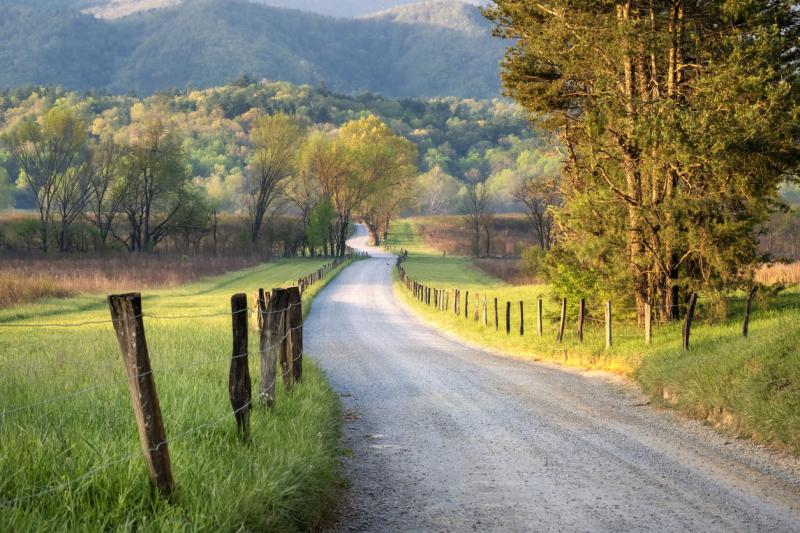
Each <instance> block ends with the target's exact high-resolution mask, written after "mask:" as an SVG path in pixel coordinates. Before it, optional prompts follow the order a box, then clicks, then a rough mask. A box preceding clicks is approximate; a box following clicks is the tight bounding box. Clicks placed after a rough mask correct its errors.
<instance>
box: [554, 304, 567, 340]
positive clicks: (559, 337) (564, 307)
mask: <svg viewBox="0 0 800 533" xmlns="http://www.w3.org/2000/svg"><path fill="white" fill-rule="evenodd" d="M566 324H567V299H566V298H562V299H561V324H560V325H559V326H558V335H557V336H556V340H557V341H558V342H561V341H563V340H564V327H565V326H566Z"/></svg>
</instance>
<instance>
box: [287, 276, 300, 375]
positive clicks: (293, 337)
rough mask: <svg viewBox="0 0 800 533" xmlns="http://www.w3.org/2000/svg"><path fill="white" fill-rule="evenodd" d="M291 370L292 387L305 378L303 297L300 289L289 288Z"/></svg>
mask: <svg viewBox="0 0 800 533" xmlns="http://www.w3.org/2000/svg"><path fill="white" fill-rule="evenodd" d="M288 319H289V320H288V330H289V361H288V363H289V368H290V375H291V380H290V385H294V384H295V383H299V382H300V381H301V380H302V378H303V297H302V295H301V294H300V290H299V288H298V287H290V288H289V314H288Z"/></svg>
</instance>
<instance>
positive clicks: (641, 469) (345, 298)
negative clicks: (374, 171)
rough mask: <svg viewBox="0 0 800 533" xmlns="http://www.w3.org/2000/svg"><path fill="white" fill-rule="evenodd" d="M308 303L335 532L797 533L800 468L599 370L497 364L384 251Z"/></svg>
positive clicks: (360, 236)
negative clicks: (664, 406)
mask: <svg viewBox="0 0 800 533" xmlns="http://www.w3.org/2000/svg"><path fill="white" fill-rule="evenodd" d="M365 233H366V232H365V230H364V229H363V228H362V227H359V230H358V232H357V234H356V236H355V237H354V238H353V240H352V241H351V245H352V246H353V247H355V248H357V249H361V250H368V251H370V253H372V254H373V257H374V258H373V259H370V260H365V261H360V262H357V263H355V264H354V265H352V266H350V267H349V268H347V269H346V270H345V271H344V272H342V273H341V274H340V275H339V276H338V278H337V279H336V280H334V281H333V282H332V283H331V284H330V285H329V286H328V287H327V288H326V289H325V290H324V291H323V292H322V293H321V294H319V295H318V296H317V298H316V299H315V301H314V308H313V311H312V313H311V315H310V317H309V320H308V321H307V323H306V328H305V331H306V340H305V345H306V350H307V351H308V353H310V354H312V355H313V356H314V357H316V358H317V359H318V361H319V362H320V364H321V365H322V367H323V368H324V369H325V371H326V372H327V375H328V377H329V379H330V381H331V383H332V385H333V387H334V388H335V389H336V390H337V391H338V392H339V394H340V395H341V396H342V400H343V405H344V408H345V422H344V437H343V438H344V446H345V447H346V448H348V449H349V450H350V453H349V454H348V456H347V457H346V458H345V459H344V475H345V477H346V479H347V482H348V489H347V490H346V491H345V492H346V494H345V497H344V502H343V504H342V508H341V511H340V515H339V517H338V521H337V523H336V524H335V525H334V526H333V529H335V530H340V531H384V532H385V531H463V530H481V531H483V530H496V531H654V530H655V531H687V530H688V531H794V532H797V531H800V481H798V480H799V479H800V478H799V477H798V474H800V464H799V463H798V461H797V459H796V458H794V457H791V456H783V455H779V454H776V453H774V452H771V451H767V450H764V449H761V448H759V447H756V446H754V445H751V444H747V443H740V442H728V441H726V440H725V438H724V437H722V436H720V435H717V434H716V433H714V432H713V431H711V430H710V429H708V428H706V427H704V426H702V425H700V424H698V423H694V422H689V421H685V420H682V419H679V418H677V417H675V416H674V415H672V414H671V413H668V412H662V411H657V410H655V409H652V408H650V407H646V406H643V405H641V402H639V401H637V400H636V399H634V398H633V397H632V396H631V395H630V394H629V392H628V391H626V390H625V389H624V388H622V387H619V386H614V385H613V383H611V382H610V381H609V380H604V379H600V378H598V377H596V376H590V375H586V374H581V373H578V372H572V371H568V370H562V369H559V368H556V367H553V366H551V365H542V364H535V363H529V362H525V361H520V360H516V359H513V358H504V357H499V356H497V355H493V354H490V353H487V352H486V351H484V350H480V349H477V348H475V347H471V346H468V345H466V344H464V343H461V342H459V341H457V340H454V339H452V338H450V337H448V336H446V335H443V334H442V333H440V332H439V331H437V330H435V329H434V328H432V327H430V326H428V325H427V324H426V323H424V322H423V321H422V320H420V319H419V318H418V317H417V316H416V315H415V314H414V313H413V312H412V311H410V310H409V309H407V308H406V307H404V305H403V304H402V303H400V301H399V300H398V299H397V297H396V296H395V294H394V291H393V287H392V281H391V269H392V267H393V265H394V257H393V256H390V255H386V254H382V253H381V252H380V250H377V249H374V248H370V247H368V246H367V244H366V243H367V241H366V234H365Z"/></svg>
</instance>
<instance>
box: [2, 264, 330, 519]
mask: <svg viewBox="0 0 800 533" xmlns="http://www.w3.org/2000/svg"><path fill="white" fill-rule="evenodd" d="M325 262H326V260H324V259H304V260H300V259H298V260H285V261H279V262H275V263H269V264H265V265H261V266H258V267H254V268H250V269H247V270H245V271H240V272H234V273H230V274H227V275H224V276H221V277H219V278H215V279H212V280H208V281H205V282H201V283H195V284H191V285H186V286H182V287H179V288H176V289H170V290H161V291H154V292H152V293H148V294H145V295H143V310H144V313H145V314H146V315H148V316H146V317H145V330H146V335H147V342H148V346H149V349H150V354H151V360H152V364H153V369H154V376H155V380H156V384H157V386H158V392H159V397H160V403H161V408H162V412H163V415H164V423H165V428H166V433H167V438H168V439H169V451H170V454H171V457H172V466H173V472H174V475H175V480H176V486H177V492H176V495H175V497H174V498H173V500H172V501H169V502H168V501H165V500H163V499H161V498H159V497H157V496H155V495H153V494H152V491H151V490H150V488H149V483H148V479H147V474H146V469H145V465H144V460H143V458H142V453H141V448H140V444H139V439H138V434H137V430H136V423H135V420H134V417H133V411H132V409H131V406H130V395H129V392H128V388H127V382H126V378H125V374H124V370H123V367H122V363H121V361H120V355H119V348H118V346H117V341H116V337H115V335H114V332H113V328H112V325H111V324H110V323H103V324H87V325H84V326H79V327H69V328H60V327H45V328H41V327H36V328H33V327H19V328H16V327H14V328H9V327H0V367H1V368H2V371H3V380H2V382H0V405H2V406H3V407H2V411H0V524H3V528H2V529H4V530H7V531H32V530H39V531H50V530H53V531H96V530H138V531H207V530H215V531H216V530H220V531H238V530H251V531H252V530H269V531H277V530H279V531H302V530H307V529H309V528H310V527H313V526H314V525H315V524H316V523H318V522H319V521H320V520H321V519H322V518H323V515H324V513H325V512H326V511H327V510H329V508H330V506H331V504H332V503H333V498H334V493H335V488H336V484H337V483H338V473H337V454H338V447H339V403H338V399H337V397H336V395H335V394H334V392H333V391H332V390H331V389H330V387H329V386H328V385H327V382H326V381H325V378H324V376H323V374H322V372H321V371H320V370H319V369H318V367H317V366H316V365H315V364H314V362H313V361H312V360H311V359H310V358H306V359H305V360H304V371H303V382H302V384H301V385H300V386H298V387H297V388H295V390H294V391H293V392H292V393H291V394H287V393H286V392H285V391H284V390H283V388H282V384H281V383H278V386H277V389H278V390H277V394H276V396H277V399H276V407H275V409H274V410H273V411H269V412H267V411H263V410H261V409H260V408H256V409H255V410H254V411H253V413H252V415H251V425H252V439H251V440H250V442H246V443H245V442H241V441H240V440H239V438H238V437H237V435H236V429H235V423H234V418H233V415H232V413H231V407H230V401H229V399H228V371H229V366H230V357H231V340H230V337H231V333H230V330H231V318H230V315H229V313H230V296H231V295H233V294H234V293H236V292H246V293H247V294H248V296H249V297H250V295H252V293H253V291H254V290H256V289H257V288H258V287H264V288H266V289H270V288H272V287H278V286H284V285H287V284H290V283H292V282H293V281H296V280H297V278H299V277H300V276H302V275H305V274H307V273H309V272H311V271H313V270H316V269H317V268H319V267H320V266H321V265H322V264H324V263H325ZM345 266H346V264H345V265H342V266H341V267H340V268H339V269H337V270H336V271H334V272H332V273H330V274H329V275H328V276H327V277H326V278H325V279H324V280H323V281H321V282H319V283H317V284H316V285H314V286H313V287H312V288H310V289H309V290H308V291H307V292H306V293H305V294H304V297H303V303H304V312H305V313H307V312H308V309H309V307H310V302H311V298H312V297H313V296H314V295H315V294H316V293H317V292H319V291H320V290H321V289H322V288H323V287H324V285H325V283H327V282H328V281H330V280H331V279H333V277H334V276H335V275H336V274H337V273H338V271H339V270H341V269H342V268H344V267H345ZM214 314H220V315H221V316H210V317H201V318H174V319H171V318H166V317H178V316H190V315H214ZM157 317H162V318H157ZM108 319H109V314H108V307H107V303H106V301H105V297H104V296H103V295H82V296H78V297H75V298H70V299H61V300H59V299H49V300H43V301H41V302H38V303H35V304H29V305H24V306H19V307H14V308H9V309H2V310H0V324H4V325H8V324H12V323H17V324H34V323H35V324H71V323H82V322H93V321H102V320H108ZM249 340H250V353H251V354H252V355H251V364H250V372H251V376H252V377H253V391H254V395H255V391H257V390H258V374H259V372H258V363H257V361H258V358H257V354H258V348H257V347H258V339H257V335H256V334H254V332H252V331H251V333H250V339H249ZM54 398H56V401H50V400H51V399H54Z"/></svg>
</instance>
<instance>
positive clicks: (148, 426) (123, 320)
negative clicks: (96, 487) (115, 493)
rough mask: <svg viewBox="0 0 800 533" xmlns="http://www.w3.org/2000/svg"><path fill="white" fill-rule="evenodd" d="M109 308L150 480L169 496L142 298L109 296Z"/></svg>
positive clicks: (171, 483) (163, 438)
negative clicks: (145, 333) (143, 318)
mask: <svg viewBox="0 0 800 533" xmlns="http://www.w3.org/2000/svg"><path fill="white" fill-rule="evenodd" d="M108 307H109V309H110V310H111V319H112V321H113V323H114V330H115V331H116V333H117V341H118V342H119V349H120V351H121V352H122V361H123V363H124V364H125V372H126V374H127V376H128V388H129V389H130V392H131V400H132V401H133V411H134V413H135V414H136V425H137V426H138V427H139V441H140V442H141V444H142V451H143V452H144V459H145V463H146V464H147V470H148V473H149V474H150V482H151V483H152V485H153V486H154V487H155V488H156V489H157V490H158V491H159V492H160V493H161V494H162V495H164V496H169V495H170V494H172V492H173V491H174V490H175V480H174V479H173V478H172V466H171V464H170V459H169V447H168V445H167V436H166V433H165V432H164V420H163V419H162V418H161V406H160V405H159V402H158V392H157V391H156V382H155V379H154V378H153V368H152V367H151V366H150V354H149V353H148V351H147V341H146V339H145V335H144V321H143V320H142V316H143V315H142V297H141V295H140V294H138V293H133V294H120V295H112V296H109V297H108Z"/></svg>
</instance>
